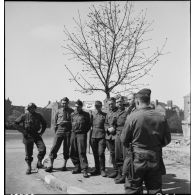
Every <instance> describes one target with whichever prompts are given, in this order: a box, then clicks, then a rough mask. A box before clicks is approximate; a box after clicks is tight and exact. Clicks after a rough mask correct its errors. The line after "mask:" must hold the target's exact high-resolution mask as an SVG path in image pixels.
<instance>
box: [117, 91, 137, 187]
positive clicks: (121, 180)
mask: <svg viewBox="0 0 195 195" xmlns="http://www.w3.org/2000/svg"><path fill="white" fill-rule="evenodd" d="M127 98H128V103H129V107H128V108H127V111H126V112H127V117H129V116H130V114H131V113H132V112H134V111H135V94H134V93H131V94H130V95H129V96H128V97H127ZM126 120H127V118H126ZM126 153H127V151H126V148H125V147H123V160H124V162H123V167H122V176H121V177H120V178H119V179H116V180H115V183H116V184H121V183H125V178H126V176H127V175H128V170H129V164H130V159H129V156H128V157H127V158H126Z"/></svg>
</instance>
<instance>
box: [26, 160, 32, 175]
mask: <svg viewBox="0 0 195 195" xmlns="http://www.w3.org/2000/svg"><path fill="white" fill-rule="evenodd" d="M27 165H28V168H27V170H26V175H29V174H31V169H32V168H31V162H27Z"/></svg>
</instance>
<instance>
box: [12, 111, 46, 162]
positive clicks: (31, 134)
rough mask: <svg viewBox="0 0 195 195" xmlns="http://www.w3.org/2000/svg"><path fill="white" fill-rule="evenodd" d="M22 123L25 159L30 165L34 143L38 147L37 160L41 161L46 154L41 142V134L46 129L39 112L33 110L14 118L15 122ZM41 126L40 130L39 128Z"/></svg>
mask: <svg viewBox="0 0 195 195" xmlns="http://www.w3.org/2000/svg"><path fill="white" fill-rule="evenodd" d="M20 123H22V125H23V129H24V131H23V143H24V145H25V153H26V157H25V161H26V162H27V164H28V165H29V164H30V165H31V162H32V161H33V157H32V156H33V147H34V143H35V144H36V146H37V149H38V151H39V152H38V155H37V158H38V161H39V162H41V161H42V159H43V158H44V156H45V154H46V147H45V144H44V142H43V139H42V137H41V135H42V134H43V133H44V131H45V129H46V121H45V119H44V118H43V117H42V116H41V114H39V113H37V112H34V113H29V112H28V113H25V114H23V115H21V116H20V117H19V118H17V119H16V120H15V124H17V125H19V124H20ZM40 128H41V132H40V133H39V130H40Z"/></svg>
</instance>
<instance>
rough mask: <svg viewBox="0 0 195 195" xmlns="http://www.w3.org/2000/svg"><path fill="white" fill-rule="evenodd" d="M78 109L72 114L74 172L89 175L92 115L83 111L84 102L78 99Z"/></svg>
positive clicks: (71, 150)
mask: <svg viewBox="0 0 195 195" xmlns="http://www.w3.org/2000/svg"><path fill="white" fill-rule="evenodd" d="M75 106H76V109H75V111H74V112H73V113H72V115H71V122H72V132H71V139H70V158H71V160H72V162H73V164H74V166H75V169H74V170H73V171H72V174H77V173H81V170H82V171H83V177H89V175H88V173H87V169H88V161H87V156H86V150H87V132H88V131H89V129H90V127H91V122H90V115H89V113H88V112H85V111H83V109H82V107H83V103H82V102H81V101H80V100H77V102H76V104H75Z"/></svg>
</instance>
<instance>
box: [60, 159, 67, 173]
mask: <svg viewBox="0 0 195 195" xmlns="http://www.w3.org/2000/svg"><path fill="white" fill-rule="evenodd" d="M66 163H67V160H65V159H64V163H63V166H62V167H61V168H60V170H61V171H67V168H66Z"/></svg>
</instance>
